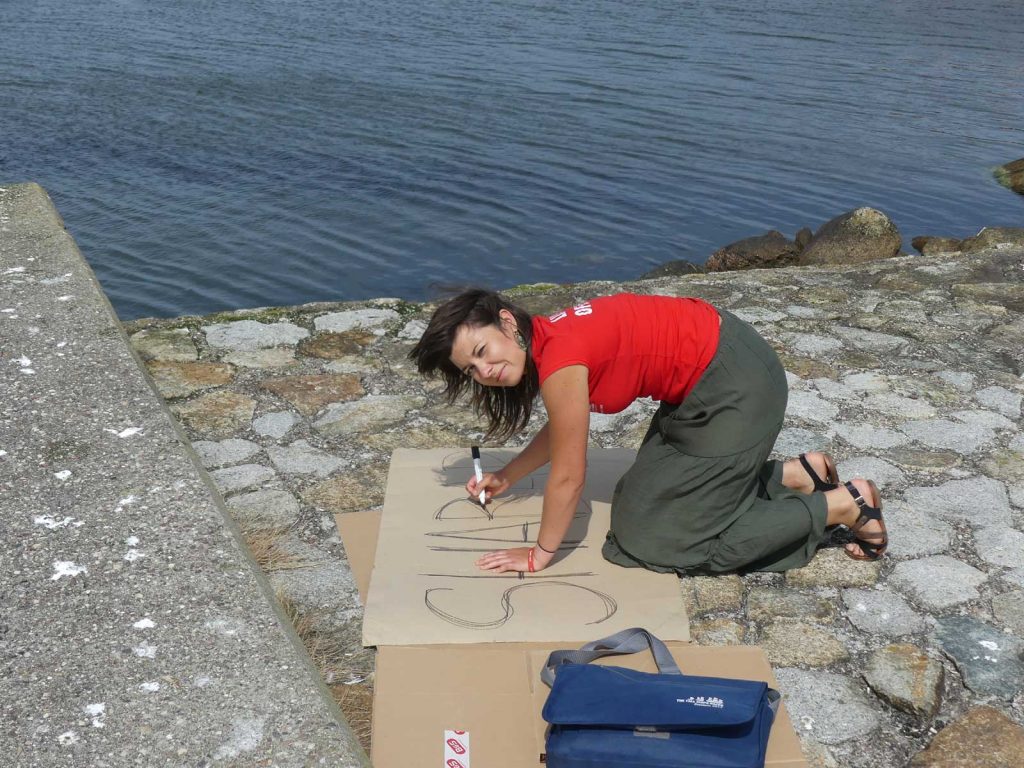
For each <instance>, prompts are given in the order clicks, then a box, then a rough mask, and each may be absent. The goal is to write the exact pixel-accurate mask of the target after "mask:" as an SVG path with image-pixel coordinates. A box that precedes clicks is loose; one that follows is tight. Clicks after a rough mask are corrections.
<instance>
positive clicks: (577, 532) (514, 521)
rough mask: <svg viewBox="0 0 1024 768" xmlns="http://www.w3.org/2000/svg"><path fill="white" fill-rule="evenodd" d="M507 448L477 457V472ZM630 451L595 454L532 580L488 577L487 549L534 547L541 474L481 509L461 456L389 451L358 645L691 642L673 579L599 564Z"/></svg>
mask: <svg viewBox="0 0 1024 768" xmlns="http://www.w3.org/2000/svg"><path fill="white" fill-rule="evenodd" d="M514 455H515V454H514V452H510V451H497V450H491V451H488V450H486V449H485V451H484V453H483V464H484V469H485V471H494V470H495V469H498V468H500V467H501V466H504V464H505V463H507V462H508V461H509V459H510V458H511V457H512V456H514ZM632 456H633V453H632V452H631V451H625V450H621V449H603V450H602V449H592V450H591V451H590V452H589V453H588V473H587V483H586V486H585V488H584V492H583V497H582V499H581V501H580V504H579V505H578V508H577V511H576V514H575V515H574V518H573V521H572V524H571V526H570V529H569V532H568V534H567V535H566V537H565V540H564V541H563V542H562V544H561V545H560V547H559V554H558V555H557V556H556V558H555V560H554V561H553V562H552V564H551V565H549V566H548V567H547V568H546V569H544V570H543V571H540V572H538V573H534V574H516V573H505V574H495V573H488V572H486V571H481V570H479V569H478V568H477V567H476V566H475V565H474V561H475V560H476V559H477V558H478V557H479V556H480V554H482V553H484V552H490V551H493V550H495V549H502V548H509V547H515V546H529V545H531V544H532V543H533V542H534V541H536V536H537V529H538V527H539V525H540V517H541V509H542V502H543V488H544V483H545V482H546V480H547V476H546V475H547V472H546V471H541V472H538V473H535V474H534V475H531V476H530V477H528V478H525V479H524V480H523V481H521V482H519V483H517V484H516V486H515V487H514V488H513V489H510V492H509V493H508V494H507V495H503V496H500V497H498V498H497V499H495V500H494V501H493V502H492V503H490V504H488V505H487V507H486V508H484V507H481V506H480V504H479V503H478V502H476V501H475V500H473V499H470V498H468V497H467V496H466V493H465V488H464V486H465V483H466V480H467V479H468V478H469V477H470V475H471V474H472V471H473V469H472V462H471V460H470V452H469V449H468V448H466V449H458V450H457V449H434V450H426V451H423V450H404V449H403V450H398V451H395V454H394V456H393V457H392V462H391V470H390V473H389V476H388V483H387V491H386V495H385V500H384V510H383V513H382V516H381V527H380V535H379V538H378V545H377V555H376V558H375V565H374V571H373V574H372V577H371V580H370V589H369V595H368V597H367V604H366V608H365V612H364V621H363V642H364V644H366V645H382V644H388V645H405V644H430V643H469V642H474V643H475V642H481V641H484V642H486V641H495V642H517V641H535V640H539V641H547V640H569V639H573V640H575V639H580V640H587V639H592V638H593V637H597V636H599V635H602V634H609V633H611V632H613V631H616V630H617V629H620V628H626V627H630V626H641V625H642V626H646V627H648V628H650V629H652V631H655V632H656V633H657V634H659V635H660V636H661V637H665V638H668V639H678V640H687V639H689V631H688V624H687V620H686V615H685V612H684V610H683V606H682V600H681V597H680V593H679V585H678V579H677V578H676V577H675V576H674V575H670V574H669V575H666V574H656V573H652V572H650V571H646V570H643V569H639V568H621V567H619V566H615V565H612V564H610V563H608V562H606V561H605V560H604V559H603V558H602V557H601V545H602V543H603V541H604V537H605V533H606V531H607V529H608V523H609V509H610V502H611V495H612V491H613V489H614V486H615V482H616V481H617V479H618V477H619V476H620V475H621V474H622V472H624V471H625V470H626V469H627V468H628V466H629V463H630V462H631V460H632Z"/></svg>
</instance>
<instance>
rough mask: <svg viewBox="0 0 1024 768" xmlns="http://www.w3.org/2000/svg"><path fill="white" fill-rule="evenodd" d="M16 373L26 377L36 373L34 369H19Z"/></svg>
mask: <svg viewBox="0 0 1024 768" xmlns="http://www.w3.org/2000/svg"><path fill="white" fill-rule="evenodd" d="M18 372H19V373H24V374H26V375H28V376H31V375H32V374H33V373H35V372H36V371H35V368H19V369H18Z"/></svg>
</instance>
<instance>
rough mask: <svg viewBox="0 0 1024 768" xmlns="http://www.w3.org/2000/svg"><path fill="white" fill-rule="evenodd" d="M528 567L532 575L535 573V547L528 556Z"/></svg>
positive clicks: (531, 548)
mask: <svg viewBox="0 0 1024 768" xmlns="http://www.w3.org/2000/svg"><path fill="white" fill-rule="evenodd" d="M526 567H527V568H529V569H530V573H534V569H533V547H530V554H528V555H527V556H526Z"/></svg>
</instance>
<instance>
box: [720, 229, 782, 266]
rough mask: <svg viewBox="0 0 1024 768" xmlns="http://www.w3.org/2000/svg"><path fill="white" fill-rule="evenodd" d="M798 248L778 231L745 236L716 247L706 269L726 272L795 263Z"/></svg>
mask: <svg viewBox="0 0 1024 768" xmlns="http://www.w3.org/2000/svg"><path fill="white" fill-rule="evenodd" d="M799 252H800V249H799V248H798V247H797V245H796V243H794V242H792V241H791V240H789V239H787V238H786V236H785V235H783V234H782V233H781V232H779V231H777V230H774V229H773V230H771V231H770V232H767V233H765V234H763V235H757V236H756V237H747V238H744V239H743V240H737V241H736V242H735V243H729V245H726V246H724V247H722V248H719V249H718V250H717V251H715V252H714V253H713V254H711V257H710V258H709V259H708V260H707V263H706V264H705V265H704V268H705V269H706V270H707V271H708V272H728V271H731V270H734V269H760V268H765V267H785V266H788V265H790V264H795V263H796V260H797V256H798V254H799Z"/></svg>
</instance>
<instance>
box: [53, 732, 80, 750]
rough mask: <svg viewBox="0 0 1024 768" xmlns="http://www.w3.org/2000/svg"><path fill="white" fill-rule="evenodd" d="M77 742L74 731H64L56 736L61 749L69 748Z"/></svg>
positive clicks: (76, 735)
mask: <svg viewBox="0 0 1024 768" xmlns="http://www.w3.org/2000/svg"><path fill="white" fill-rule="evenodd" d="M78 741H79V739H78V734H77V733H75V732H74V731H64V733H62V734H60V735H59V736H57V743H59V744H60V745H61V746H62V747H70V746H72V745H74V744H77V743H78Z"/></svg>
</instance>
